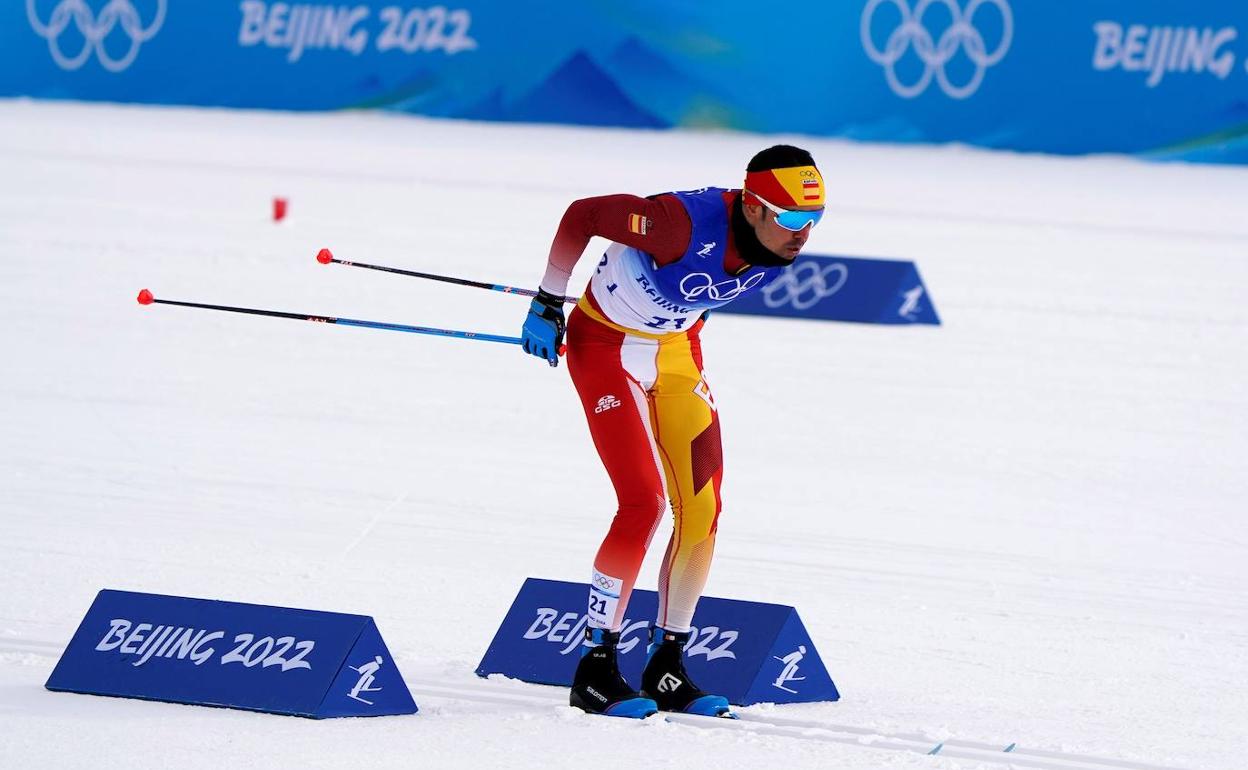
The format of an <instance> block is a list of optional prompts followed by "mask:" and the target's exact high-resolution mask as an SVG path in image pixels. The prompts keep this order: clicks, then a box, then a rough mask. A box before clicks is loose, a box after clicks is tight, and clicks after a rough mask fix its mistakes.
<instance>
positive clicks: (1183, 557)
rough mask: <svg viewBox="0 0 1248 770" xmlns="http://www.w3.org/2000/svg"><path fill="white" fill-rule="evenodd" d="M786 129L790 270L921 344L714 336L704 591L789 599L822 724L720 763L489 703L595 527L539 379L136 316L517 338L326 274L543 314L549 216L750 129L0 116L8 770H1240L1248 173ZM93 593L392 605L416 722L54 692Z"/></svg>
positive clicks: (519, 698) (15, 107) (458, 360)
mask: <svg viewBox="0 0 1248 770" xmlns="http://www.w3.org/2000/svg"><path fill="white" fill-rule="evenodd" d="M779 139H789V140H793V141H795V142H796V143H799V144H803V145H805V146H808V147H810V149H811V150H812V151H813V152H814V154H815V156H816V158H817V159H818V161H819V163H820V166H821V168H822V169H823V170H824V173H825V176H826V177H827V180H828V186H829V200H830V206H829V209H830V210H829V215H828V216H827V217H826V218H825V222H824V223H823V224H821V225H820V227H819V228H818V229H817V230H816V231H815V233H814V235H813V237H812V239H811V244H810V246H809V247H808V248H809V250H810V251H811V252H814V253H824V254H829V253H832V254H851V255H861V256H876V257H885V258H905V259H913V260H915V261H917V263H918V265H919V269H920V271H921V273H922V275H923V277H924V280H925V282H926V283H927V285H928V287H929V289H930V291H931V293H932V296H933V298H934V300H935V302H936V305H937V308H938V310H939V312H940V314H941V317H942V320H943V321H944V326H942V327H940V328H883V327H871V326H858V325H848V324H819V323H805V322H797V321H783V320H773V319H758V318H746V317H733V316H724V315H718V316H716V317H715V318H714V319H713V320H712V322H711V323H710V324H709V325H708V327H707V329H706V332H705V333H704V347H705V354H706V358H707V361H708V372H709V375H710V380H711V382H712V383H713V384H714V387H715V389H716V401H717V404H718V406H719V408H720V411H721V418H722V419H723V422H724V440H725V447H724V451H725V461H726V474H725V482H724V497H725V512H724V515H723V517H722V518H721V537H720V541H719V550H718V554H717V561H716V567H715V569H714V571H713V573H712V575H711V582H710V585H709V586H708V588H707V593H708V594H711V595H716V596H728V597H733V598H742V599H753V600H759V601H770V602H778V603H784V604H792V605H794V606H796V607H797V608H798V610H799V611H800V612H801V615H802V618H803V620H804V621H805V623H806V625H807V627H808V629H809V630H810V632H811V635H812V637H813V639H814V640H815V642H816V643H817V644H818V646H819V650H820V653H821V655H822V657H823V659H824V661H825V663H826V664H827V666H828V668H829V670H830V672H831V674H832V676H833V678H834V679H835V680H836V682H837V685H838V687H839V689H840V690H841V692H842V696H843V697H842V700H841V701H839V702H837V703H831V704H806V705H797V706H786V707H770V706H757V707H752V708H750V709H745V710H743V714H744V715H745V716H746V717H747V719H743V720H742V723H741V724H734V725H731V726H723V725H712V726H711V728H709V729H708V728H707V727H706V726H705V725H699V724H686V723H683V722H679V721H677V722H667V721H661V720H658V721H651V722H647V723H645V724H633V723H627V721H626V720H604V719H594V718H591V717H587V716H584V715H581V714H579V713H578V712H575V711H574V710H573V709H571V708H568V707H566V706H564V705H562V702H561V700H560V699H561V695H560V691H557V690H553V689H550V688H540V687H533V686H527V685H520V684H517V683H510V682H495V681H493V680H491V681H489V682H482V681H480V680H476V679H475V677H473V676H472V675H471V672H472V670H473V669H474V668H475V666H476V663H477V661H478V660H479V658H480V656H481V654H482V653H483V652H484V650H485V647H486V645H487V644H488V643H489V641H490V639H491V638H492V636H493V633H494V630H495V628H496V627H497V624H498V622H499V621H500V620H501V619H502V616H503V614H504V612H505V610H506V608H507V607H508V605H509V604H510V601H511V599H512V597H513V596H514V594H515V591H516V590H517V589H518V587H519V586H520V584H521V582H522V581H523V579H524V577H526V576H529V575H534V576H541V577H548V578H555V579H566V580H582V579H584V578H585V577H586V573H587V571H588V566H589V563H590V560H591V559H592V556H593V553H594V550H595V549H596V548H597V545H598V542H599V539H600V538H601V536H602V534H603V532H605V529H606V526H607V523H608V521H609V517H610V515H611V513H612V507H613V506H612V494H611V490H610V487H609V485H608V483H607V480H606V478H605V474H604V473H603V472H602V470H601V468H600V466H599V465H598V461H597V459H596V457H595V456H594V454H593V449H592V445H591V444H590V442H589V439H588V434H587V431H586V430H585V428H584V424H583V416H582V415H581V413H580V409H579V406H578V404H577V402H576V399H575V395H574V392H573V390H572V388H571V384H570V382H569V381H568V379H567V377H566V372H565V371H564V370H563V369H562V368H560V369H558V370H551V369H549V367H546V366H544V365H541V364H540V362H535V361H531V360H527V359H525V358H524V357H523V356H522V355H521V354H520V353H519V352H518V351H516V350H515V349H514V348H510V347H508V346H503V345H496V344H492V343H482V342H474V341H456V340H443V339H435V338H427V337H414V336H412V335H399V334H390V333H386V332H381V331H373V330H362V329H349V328H326V327H323V326H320V325H314V324H296V323H290V322H287V321H279V320H276V319H261V318H248V317H233V316H229V315H226V314H219V313H208V312H203V311H195V310H188V309H183V308H170V307H163V306H162V307H148V308H143V307H140V306H139V305H138V304H137V303H135V301H134V297H135V294H136V293H137V291H138V289H140V288H143V287H148V288H151V289H152V290H153V291H154V292H155V294H156V296H157V297H162V298H169V299H184V300H190V301H199V302H209V303H221V304H233V305H242V306H254V307H268V308H273V309H278V310H289V311H297V312H308V313H319V314H327V315H340V316H345V317H352V318H367V319H376V320H380V321H389V322H395V323H410V324H420V325H429V326H445V327H451V328H464V329H473V330H480V331H485V332H492V333H501V334H508V335H512V334H515V333H516V332H517V330H518V327H519V324H520V322H521V321H522V318H523V313H524V310H525V303H524V302H523V301H522V300H521V299H518V298H515V297H507V296H503V295H499V294H496V293H490V292H482V291H477V290H472V289H466V288H461V287H453V286H443V285H438V284H432V283H429V282H422V281H416V280H414V279H410V278H404V277H400V276H393V275H382V274H373V273H371V272H370V271H360V270H348V269H345V268H343V267H341V266H321V265H318V264H317V263H316V262H315V261H314V256H315V254H316V252H317V250H318V249H319V248H321V247H322V246H328V247H330V248H332V249H334V252H335V254H336V256H339V257H340V258H344V259H357V260H360V261H368V262H374V263H380V264H392V265H396V266H400V267H407V268H410V269H414V270H430V271H434V272H448V273H452V274H455V275H462V276H463V277H467V278H472V279H476V280H489V281H492V282H498V283H505V284H511V285H518V286H531V285H533V284H534V283H535V282H536V281H537V280H538V278H539V277H540V275H541V272H542V267H543V262H544V256H545V253H546V250H547V248H548V247H549V241H550V238H551V236H552V235H553V232H554V228H555V225H556V224H557V222H558V219H559V217H560V215H561V214H562V211H563V209H564V207H565V206H566V205H567V203H568V202H570V201H571V200H572V199H574V198H576V197H582V196H587V195H593V194H602V193H607V192H617V191H631V192H636V193H638V194H648V193H652V192H656V191H661V190H666V189H690V188H695V187H701V186H703V185H706V184H716V185H723V186H734V185H736V184H738V183H739V179H738V177H739V176H740V174H739V172H738V171H737V169H738V168H739V167H741V166H743V165H744V163H745V160H746V159H748V157H749V156H750V155H751V154H752V153H753V152H755V151H757V150H758V149H760V148H761V147H763V146H766V144H768V143H771V142H772V138H768V137H756V136H749V135H744V134H732V133H694V132H690V133H676V132H630V131H622V130H589V129H575V128H560V127H542V126H517V125H501V124H473V123H466V122H454V121H433V120H424V119H418V118H411V117H403V116H393V115H372V114H332V115H297V114H281V113H262V112H235V111H225V110H191V109H154V108H140V107H120V106H113V105H81V104H71V103H31V102H24V101H0V168H2V169H3V173H0V255H3V256H4V265H5V269H4V277H3V279H0V324H2V325H3V328H4V332H3V334H2V335H0V345H2V348H0V352H2V353H3V361H4V362H5V366H4V375H5V376H4V377H2V378H0V433H2V434H3V436H4V441H3V442H2V443H0V561H2V563H3V564H4V565H5V567H6V569H4V570H3V571H0V597H3V598H0V767H25V766H36V765H41V766H48V767H53V766H54V767H64V768H77V767H82V768H87V767H99V766H101V765H105V764H108V765H117V766H123V765H124V766H126V767H133V768H146V767H152V768H156V767H159V768H165V767H170V766H178V767H181V768H187V769H189V770H196V769H197V768H204V769H205V770H206V769H207V768H217V767H222V766H226V767H230V766H271V767H291V766H301V767H307V768H318V767H326V768H328V767H333V768H355V767H361V768H364V767H367V768H370V770H372V769H373V768H386V767H394V768H400V767H401V768H410V767H413V766H415V767H426V766H427V767H465V768H467V767H486V766H506V767H509V768H522V769H525V768H543V769H544V768H549V767H565V766H567V767H570V766H582V765H584V764H593V765H596V766H602V767H607V768H614V767H621V768H623V767H630V768H631V767H638V766H646V767H726V768H731V767H764V766H768V767H769V766H783V767H785V768H788V769H791V770H803V769H804V768H812V769H813V768H829V767H833V768H855V769H859V768H942V769H947V770H971V769H972V768H1001V767H1011V766H1014V767H1019V768H1023V767H1035V768H1046V767H1084V768H1085V770H1086V769H1087V768H1093V767H1095V768H1111V767H1120V768H1137V769H1139V768H1143V767H1144V766H1146V765H1147V766H1165V767H1180V768H1191V769H1192V770H1195V769H1197V768H1200V769H1201V770H1204V769H1205V768H1212V769H1214V770H1238V768H1241V767H1242V766H1243V759H1242V758H1243V756H1245V751H1248V730H1246V729H1245V727H1244V726H1245V725H1248V695H1245V692H1246V691H1248V690H1246V688H1245V687H1243V682H1244V681H1246V680H1248V592H1245V590H1244V589H1245V585H1246V578H1248V566H1245V564H1246V563H1248V558H1246V557H1248V525H1246V524H1245V519H1244V516H1243V510H1244V503H1243V501H1244V500H1245V499H1248V472H1246V466H1248V305H1245V303H1244V301H1243V299H1242V291H1241V287H1242V286H1243V285H1244V284H1245V282H1246V281H1248V219H1245V217H1244V215H1243V213H1244V211H1245V205H1246V204H1248V170H1245V169H1243V168H1222V167H1205V166H1190V165H1184V164H1168V165H1160V164H1148V163H1143V162H1137V161H1134V160H1130V159H1125V158H1118V157H1090V158H1052V157H1043V156H1028V155H1019V154H1011V153H989V152H983V151H976V150H969V149H965V148H956V147H951V148H923V147H889V146H878V145H860V144H851V143H846V142H839V141H827V140H811V139H807V138H800V137H780V138H779ZM274 195H285V196H288V197H289V199H290V214H289V218H288V220H287V221H286V222H284V223H282V224H281V225H274V224H273V223H272V222H270V221H269V220H268V216H269V205H270V199H271V197H272V196H274ZM601 246H602V244H601V243H600V242H595V243H594V244H593V245H591V249H590V254H593V253H595V252H596V251H597V250H600V248H601ZM593 262H594V260H593V259H592V258H591V257H586V258H585V259H584V260H583V261H582V264H581V265H580V266H579V267H578V269H577V272H576V274H575V276H574V278H573V284H572V285H573V287H575V288H580V287H581V286H583V285H584V282H585V280H586V279H587V278H588V275H589V271H590V270H591V269H592V265H593ZM667 531H668V529H667V528H661V529H660V531H659V533H658V535H657V536H656V539H655V548H654V551H655V553H653V554H652V557H653V558H652V559H650V560H648V561H647V565H646V567H645V568H644V569H643V574H642V578H641V585H642V587H651V586H653V581H654V579H655V574H656V572H657V559H658V557H659V556H660V555H661V553H662V543H663V540H664V539H665V538H666V536H667ZM105 587H108V588H118V589H129V590H139V591H151V592H156V593H168V594H175V595H186V596H201V597H207V598H218V599H230V600H236V601H246V602H255V603H262V604H276V605H282V606H293V607H308V608H314V609H324V610H334V611H343V612H354V613H362V614H369V615H373V616H374V617H375V618H376V619H377V622H378V625H379V627H380V629H381V631H382V633H383V635H384V636H385V638H386V640H387V642H388V644H389V646H390V648H391V650H392V652H393V653H394V654H395V656H396V659H397V662H398V664H399V665H400V667H401V668H402V670H403V672H404V674H405V676H406V678H407V680H408V681H409V684H410V685H411V687H412V689H413V692H414V693H415V695H416V699H417V702H418V703H419V704H420V706H421V713H420V714H419V715H417V716H414V717H404V718H384V719H374V720H327V721H309V720H301V719H292V718H283V717H275V716H269V715H263V714H253V713H247V712H240V711H232V710H223V709H207V708H196V707H187V706H176V705H170V704H161V703H149V702H140V701H127V700H121V699H113V698H92V697H85V696H74V695H67V694H62V693H51V692H48V691H46V690H44V689H43V687H42V685H43V682H44V681H45V680H46V679H47V676H48V674H49V673H50V671H51V668H52V666H53V665H54V664H55V661H56V659H57V656H58V655H59V653H60V650H61V649H62V648H63V646H64V644H65V643H66V641H68V639H69V637H70V636H71V635H72V633H73V631H74V629H75V628H76V627H77V624H78V621H79V620H80V619H81V616H82V614H83V613H84V612H85V610H86V608H87V606H88V605H89V604H90V602H91V599H92V598H93V597H94V595H95V593H96V592H97V591H98V590H99V589H101V588H105ZM535 704H536V705H535ZM751 720H752V721H751ZM703 721H707V720H703ZM812 725H825V726H827V727H817V726H812ZM928 743H930V746H928V745H927V744H928ZM942 743H943V748H942V749H941V751H940V752H939V753H938V754H936V755H934V756H928V755H927V754H926V753H923V751H921V749H923V748H926V749H927V750H930V748H932V747H935V746H936V745H938V744H942ZM1011 743H1016V744H1017V747H1018V748H1017V750H1016V751H1017V752H1019V753H1017V754H1014V755H1013V756H1009V755H1005V754H1004V752H990V751H987V750H985V749H983V748H982V747H983V746H1001V747H1004V746H1007V745H1009V744H1011ZM894 744H895V745H894ZM1071 757H1074V759H1071ZM1114 762H1117V763H1119V764H1116V765H1115V764H1113V763H1114Z"/></svg>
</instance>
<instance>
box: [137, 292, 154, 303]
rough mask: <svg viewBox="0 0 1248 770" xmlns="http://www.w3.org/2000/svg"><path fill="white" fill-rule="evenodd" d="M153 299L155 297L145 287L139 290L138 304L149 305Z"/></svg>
mask: <svg viewBox="0 0 1248 770" xmlns="http://www.w3.org/2000/svg"><path fill="white" fill-rule="evenodd" d="M155 299H156V298H155V297H153V296H152V293H151V292H150V291H148V290H147V289H140V290H139V304H140V305H150V304H152V302H153V301H155Z"/></svg>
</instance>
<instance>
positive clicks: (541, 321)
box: [520, 289, 566, 366]
mask: <svg viewBox="0 0 1248 770" xmlns="http://www.w3.org/2000/svg"><path fill="white" fill-rule="evenodd" d="M563 302H564V298H563V297H557V296H555V295H554V294H551V293H550V292H548V291H546V290H545V289H538V290H537V296H536V297H534V298H533V302H532V304H530V305H529V316H528V318H525V319H524V329H523V330H521V333H520V340H521V343H520V346H521V347H523V348H524V352H525V353H528V354H529V355H534V356H537V357H538V358H544V359H546V361H547V363H549V364H550V365H551V366H558V365H559V348H560V347H561V346H562V345H563V331H564V329H565V328H566V324H565V322H564V318H563Z"/></svg>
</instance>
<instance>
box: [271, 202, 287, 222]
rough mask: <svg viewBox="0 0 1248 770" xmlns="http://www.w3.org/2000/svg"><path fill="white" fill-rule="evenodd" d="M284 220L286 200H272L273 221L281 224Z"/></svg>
mask: <svg viewBox="0 0 1248 770" xmlns="http://www.w3.org/2000/svg"><path fill="white" fill-rule="evenodd" d="M285 218H286V199H285V198H274V199H273V221H274V222H281V221H282V220H283V219H285Z"/></svg>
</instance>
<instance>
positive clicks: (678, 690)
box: [641, 626, 736, 719]
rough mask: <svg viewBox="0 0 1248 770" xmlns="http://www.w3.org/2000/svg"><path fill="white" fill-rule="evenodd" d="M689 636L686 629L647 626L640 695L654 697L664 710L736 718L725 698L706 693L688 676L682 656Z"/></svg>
mask: <svg viewBox="0 0 1248 770" xmlns="http://www.w3.org/2000/svg"><path fill="white" fill-rule="evenodd" d="M689 636H690V633H689V632H688V631H686V632H684V633H677V632H675V631H667V630H664V629H662V628H660V627H659V626H651V627H650V648H649V650H648V652H649V655H650V659H649V661H648V662H647V663H646V669H645V671H642V672H641V693H642V695H644V696H646V697H647V698H653V699H654V701H655V703H657V704H658V706H659V708H660V709H661V710H663V711H677V712H681V713H684V714H698V715H700V716H706V717H727V718H729V719H735V718H736V715H735V714H733V713H732V709H731V708H730V707H729V705H728V699H727V698H725V697H723V696H722V695H707V694H706V693H704V692H702V690H700V689H698V686H697V685H696V684H694V683H693V682H692V681H691V680H690V679H689V673H688V672H687V671H685V660H684V658H685V656H684V652H685V645H686V644H688V643H689Z"/></svg>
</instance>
